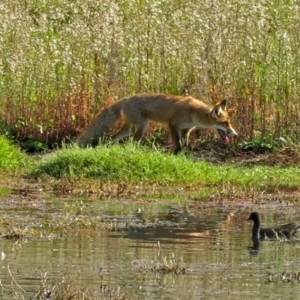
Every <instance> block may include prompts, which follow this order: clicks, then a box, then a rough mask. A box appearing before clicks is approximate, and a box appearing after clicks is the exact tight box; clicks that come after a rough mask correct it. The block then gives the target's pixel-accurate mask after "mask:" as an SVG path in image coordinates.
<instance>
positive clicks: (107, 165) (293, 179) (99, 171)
mask: <svg viewBox="0 0 300 300" xmlns="http://www.w3.org/2000/svg"><path fill="white" fill-rule="evenodd" d="M30 176H32V177H35V178H38V177H43V176H47V177H49V176H50V177H53V178H56V179H62V178H64V179H70V180H75V181H77V180H78V181H80V180H82V179H86V178H89V179H96V180H100V181H102V182H129V183H135V182H136V183H141V182H144V183H149V184H152V183H156V184H161V185H166V184H171V185H172V184H189V183H190V184H198V185H199V188H200V187H201V186H215V187H217V188H218V189H222V188H223V187H224V186H228V185H230V186H232V185H233V186H238V187H240V188H242V189H244V190H249V189H254V190H264V189H270V188H272V189H274V188H276V187H297V186H299V184H300V169H299V168H297V167H290V168H280V167H267V166H253V167H249V166H248V167H241V166H239V167H237V166H234V165H214V164H211V163H208V162H205V161H197V162H194V161H192V159H191V158H188V157H186V156H184V155H178V156H175V155H172V154H169V153H163V152H161V151H154V150H151V149H149V148H147V147H142V146H137V145H135V144H134V143H129V144H125V145H107V146H100V147H97V148H95V149H94V148H88V149H80V148H78V147H74V148H68V149H67V148H66V149H62V150H59V151H57V152H56V153H53V154H51V155H47V156H45V157H43V158H42V159H41V160H40V161H38V162H37V163H36V164H35V165H34V167H33V169H31V171H30Z"/></svg>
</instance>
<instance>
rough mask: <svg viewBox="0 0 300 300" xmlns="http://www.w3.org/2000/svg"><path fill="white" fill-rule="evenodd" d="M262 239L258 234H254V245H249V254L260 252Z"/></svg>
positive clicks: (254, 254) (253, 254) (255, 254)
mask: <svg viewBox="0 0 300 300" xmlns="http://www.w3.org/2000/svg"><path fill="white" fill-rule="evenodd" d="M259 247H260V241H259V238H258V237H257V236H252V246H251V247H248V251H249V254H250V255H252V256H257V255H258V252H259Z"/></svg>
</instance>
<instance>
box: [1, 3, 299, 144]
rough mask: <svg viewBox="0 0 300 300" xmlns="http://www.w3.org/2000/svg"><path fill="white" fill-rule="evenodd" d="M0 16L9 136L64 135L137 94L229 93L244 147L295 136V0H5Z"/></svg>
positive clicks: (4, 123) (212, 96)
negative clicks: (247, 143)
mask: <svg viewBox="0 0 300 300" xmlns="http://www.w3.org/2000/svg"><path fill="white" fill-rule="evenodd" d="M0 15H1V22H0V127H1V131H2V133H4V134H5V135H6V136H8V137H10V138H14V139H16V140H19V141H24V140H31V141H33V142H36V143H37V142H41V143H43V144H53V143H60V142H62V141H68V140H72V139H73V138H74V136H76V134H78V133H79V132H80V131H81V130H82V129H83V128H84V127H85V126H86V125H87V124H88V123H89V122H90V120H91V118H92V117H93V116H94V115H95V114H96V113H97V112H98V111H99V110H101V109H102V108H103V107H105V105H109V104H110V103H111V102H112V101H115V100H116V99H119V98H122V97H124V96H129V95H131V94H135V93H140V92H162V93H174V94H184V93H185V92H188V93H189V94H192V95H193V96H195V97H198V98H200V99H204V100H205V101H206V102H208V103H215V102H216V101H218V100H219V99H222V98H228V99H229V100H230V107H231V108H232V109H233V112H232V119H233V124H234V127H235V129H236V130H237V131H238V132H239V134H240V136H241V139H242V140H251V139H253V138H254V137H255V133H256V132H259V134H260V136H261V137H262V138H265V137H267V138H268V139H270V140H271V141H274V140H275V139H276V138H282V137H284V138H289V139H290V140H293V141H296V140H297V139H298V138H299V119H300V118H299V98H300V97H299V93H300V88H299V83H300V55H299V32H300V7H299V3H298V1H293V0H292V1H281V0H255V1H254V0H247V1H245V0H239V1H237V0H227V1H225V0H217V1H211V0H202V1H194V0H193V1H192V0H186V1H181V0H111V1H99V0H85V1H81V0H60V1H58V0H54V1H47V0H22V1H10V0H2V1H1V4H0ZM208 136H209V133H205V134H204V138H205V137H208Z"/></svg>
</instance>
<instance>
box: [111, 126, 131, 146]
mask: <svg viewBox="0 0 300 300" xmlns="http://www.w3.org/2000/svg"><path fill="white" fill-rule="evenodd" d="M130 127H131V126H130V124H129V123H128V122H125V123H124V124H123V125H122V127H121V128H120V129H119V131H118V132H116V133H115V134H114V135H113V136H112V140H113V141H116V142H119V141H121V140H123V139H124V138H126V137H128V136H129V135H130Z"/></svg>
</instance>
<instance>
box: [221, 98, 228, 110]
mask: <svg viewBox="0 0 300 300" xmlns="http://www.w3.org/2000/svg"><path fill="white" fill-rule="evenodd" d="M220 106H221V107H222V109H223V110H227V100H226V99H224V100H222V102H221V103H220Z"/></svg>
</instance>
